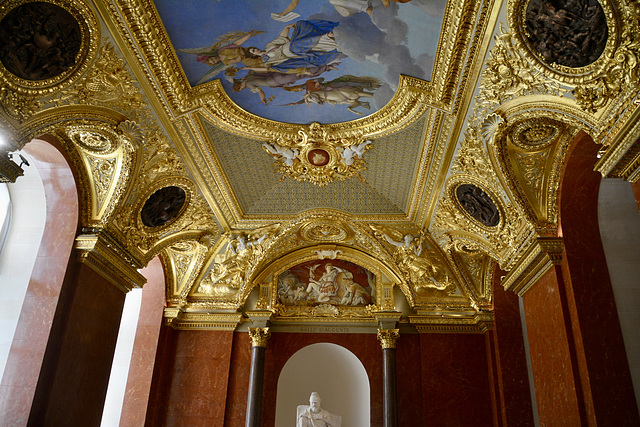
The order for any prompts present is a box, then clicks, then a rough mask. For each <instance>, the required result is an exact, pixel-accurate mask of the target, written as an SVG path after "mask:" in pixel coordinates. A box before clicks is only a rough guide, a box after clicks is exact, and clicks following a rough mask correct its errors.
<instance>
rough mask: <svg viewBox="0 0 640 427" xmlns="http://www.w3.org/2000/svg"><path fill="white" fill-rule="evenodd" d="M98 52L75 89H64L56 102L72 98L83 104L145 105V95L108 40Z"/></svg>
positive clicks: (117, 107)
mask: <svg viewBox="0 0 640 427" xmlns="http://www.w3.org/2000/svg"><path fill="white" fill-rule="evenodd" d="M97 55H98V58H97V59H96V61H95V62H94V63H93V65H92V67H91V68H90V69H89V71H88V72H87V74H86V75H84V76H83V77H82V78H81V79H80V80H79V81H78V82H77V83H76V85H75V86H74V87H73V88H71V89H68V90H67V91H65V92H64V93H63V94H62V96H61V97H60V98H59V99H58V100H57V103H61V102H62V101H66V100H68V99H73V100H75V101H76V102H79V103H82V104H93V105H106V106H111V107H115V108H116V109H118V110H121V109H126V110H127V111H136V110H139V109H141V108H143V107H144V102H143V99H142V95H141V94H140V92H139V90H138V88H137V87H136V86H135V85H134V84H133V80H132V79H131V75H130V74H129V70H128V69H127V68H126V67H125V63H124V60H123V59H122V58H121V57H119V56H118V54H117V53H116V52H115V50H114V48H113V46H111V44H110V43H109V42H108V41H105V42H103V43H102V44H101V45H100V47H99V48H98V51H97Z"/></svg>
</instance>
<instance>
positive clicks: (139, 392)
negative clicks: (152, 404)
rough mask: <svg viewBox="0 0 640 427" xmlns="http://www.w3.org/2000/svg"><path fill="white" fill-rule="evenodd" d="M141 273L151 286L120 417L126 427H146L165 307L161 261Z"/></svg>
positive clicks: (144, 294) (146, 293) (142, 310)
mask: <svg viewBox="0 0 640 427" xmlns="http://www.w3.org/2000/svg"><path fill="white" fill-rule="evenodd" d="M140 273H141V274H142V275H143V276H144V277H145V278H146V279H147V283H146V284H145V285H144V287H143V288H142V304H141V306H140V317H139V318H138V326H137V328H136V337H135V340H134V343H133V352H132V354H131V364H130V366H129V376H128V378H127V386H126V389H125V394H124V403H123V406H122V415H121V417H120V425H121V426H123V427H125V426H142V425H144V422H145V417H146V412H147V406H148V403H149V393H150V389H151V378H152V376H153V367H154V363H155V359H156V350H157V348H158V338H159V336H160V326H161V325H162V315H163V308H164V303H165V280H164V270H163V269H162V263H161V262H160V258H158V257H156V258H154V259H152V260H151V262H149V265H147V267H146V268H144V269H142V270H141V271H140Z"/></svg>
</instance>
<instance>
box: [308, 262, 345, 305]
mask: <svg viewBox="0 0 640 427" xmlns="http://www.w3.org/2000/svg"><path fill="white" fill-rule="evenodd" d="M319 266H320V264H316V265H314V266H312V267H309V286H308V287H307V291H306V292H307V295H308V299H316V300H317V301H319V302H328V301H329V300H330V299H331V297H333V296H336V295H337V294H338V285H337V284H336V278H337V277H338V274H340V273H342V272H344V270H343V269H342V268H340V267H334V266H333V264H331V263H327V264H325V266H324V273H322V276H321V277H320V278H319V279H318V280H316V279H314V278H313V276H314V273H315V270H316V269H317V268H318V267H319Z"/></svg>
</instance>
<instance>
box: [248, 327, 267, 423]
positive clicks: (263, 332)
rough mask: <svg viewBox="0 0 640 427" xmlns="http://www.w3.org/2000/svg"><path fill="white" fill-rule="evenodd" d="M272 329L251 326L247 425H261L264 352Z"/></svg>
mask: <svg viewBox="0 0 640 427" xmlns="http://www.w3.org/2000/svg"><path fill="white" fill-rule="evenodd" d="M270 335H271V331H269V328H249V336H250V337H251V372H250V374H249V395H248V396H247V420H246V423H245V426H246V427H260V415H261V412H262V386H263V383H264V354H265V351H266V349H267V341H268V340H269V336H270Z"/></svg>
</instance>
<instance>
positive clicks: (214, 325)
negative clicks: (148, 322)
mask: <svg viewBox="0 0 640 427" xmlns="http://www.w3.org/2000/svg"><path fill="white" fill-rule="evenodd" d="M241 320H242V313H202V312H186V311H183V310H182V309H180V308H177V307H167V308H165V309H164V323H165V325H168V326H171V327H172V328H174V329H182V330H208V331H233V330H235V328H236V327H237V326H238V325H239V324H240V321H241Z"/></svg>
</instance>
